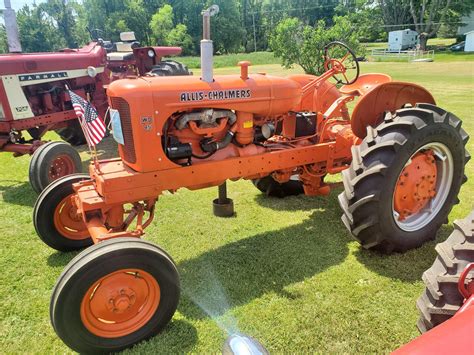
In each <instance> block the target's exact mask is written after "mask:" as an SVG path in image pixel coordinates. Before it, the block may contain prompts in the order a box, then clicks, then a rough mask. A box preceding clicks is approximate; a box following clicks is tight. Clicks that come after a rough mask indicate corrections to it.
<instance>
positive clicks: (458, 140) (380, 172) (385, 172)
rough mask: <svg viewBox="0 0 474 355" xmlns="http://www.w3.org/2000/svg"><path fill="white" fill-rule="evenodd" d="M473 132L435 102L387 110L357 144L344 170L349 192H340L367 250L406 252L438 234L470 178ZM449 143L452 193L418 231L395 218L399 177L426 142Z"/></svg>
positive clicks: (346, 219) (344, 217) (351, 224)
mask: <svg viewBox="0 0 474 355" xmlns="http://www.w3.org/2000/svg"><path fill="white" fill-rule="evenodd" d="M468 139H469V136H468V135H467V133H466V132H465V131H464V130H463V129H461V121H460V120H459V119H458V118H457V117H456V116H455V115H453V114H452V113H449V112H446V111H444V110H442V109H440V108H439V107H437V106H434V105H430V104H418V105H416V107H413V108H406V109H401V110H398V111H396V112H395V113H394V114H391V113H387V114H386V115H385V119H384V122H382V123H381V124H380V125H378V126H377V127H376V128H372V127H370V126H369V127H367V136H366V137H365V138H364V140H363V141H362V143H361V144H360V145H359V146H354V147H353V148H352V163H351V166H350V167H349V169H347V170H345V171H343V174H342V176H343V183H344V189H345V191H344V192H343V193H341V194H340V195H339V204H340V206H341V208H342V210H343V212H344V213H343V215H342V221H343V222H344V225H345V226H346V227H347V229H348V230H349V231H350V232H351V234H352V235H353V236H354V237H355V238H356V239H357V240H358V241H359V242H360V243H361V245H362V246H363V247H364V248H366V249H371V250H377V251H379V252H382V253H387V254H388V253H391V252H404V251H407V250H409V249H413V248H416V247H419V246H421V245H422V244H423V243H424V242H426V241H427V240H430V239H434V238H435V237H436V233H437V231H438V229H439V228H440V227H441V225H442V224H444V223H447V222H448V214H449V212H450V211H451V208H452V206H453V205H454V204H457V203H458V202H459V200H458V198H457V195H458V193H459V189H460V187H461V185H462V184H463V183H464V182H465V181H466V180H467V178H466V176H465V175H464V166H465V164H466V163H467V162H468V160H469V159H470V156H469V154H468V153H467V151H466V150H465V145H466V142H467V141H468ZM431 142H440V143H442V144H444V145H445V146H446V147H447V148H448V149H449V150H450V152H451V154H452V156H453V165H454V166H453V179H452V183H451V187H450V189H449V193H448V195H447V198H446V199H445V201H444V203H443V206H442V207H441V208H440V210H439V212H438V213H437V214H436V215H435V216H434V217H433V219H432V221H431V222H430V223H429V224H427V225H426V226H423V227H420V228H419V229H418V230H413V231H409V232H408V231H404V230H402V229H401V228H400V227H399V226H398V225H397V223H396V222H395V219H394V216H393V208H392V200H393V192H394V189H395V185H396V183H397V180H398V176H399V174H400V172H401V171H402V169H403V168H404V166H405V164H406V162H407V161H408V159H409V158H410V157H411V155H412V154H413V153H415V152H416V151H417V149H419V148H421V147H422V146H424V145H425V144H427V143H431Z"/></svg>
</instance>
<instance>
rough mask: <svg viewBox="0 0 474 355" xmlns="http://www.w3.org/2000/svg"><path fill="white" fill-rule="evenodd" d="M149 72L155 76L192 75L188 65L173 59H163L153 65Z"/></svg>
mask: <svg viewBox="0 0 474 355" xmlns="http://www.w3.org/2000/svg"><path fill="white" fill-rule="evenodd" d="M149 74H151V75H155V76H184V75H192V73H191V72H190V71H189V69H188V67H187V66H186V65H184V64H182V63H179V62H176V61H174V60H164V61H161V62H159V63H158V64H156V65H154V66H153V67H152V69H151V70H150V72H149Z"/></svg>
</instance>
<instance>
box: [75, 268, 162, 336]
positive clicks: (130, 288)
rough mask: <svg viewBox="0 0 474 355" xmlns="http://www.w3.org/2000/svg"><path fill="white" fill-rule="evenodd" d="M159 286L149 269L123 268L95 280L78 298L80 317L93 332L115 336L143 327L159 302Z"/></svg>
mask: <svg viewBox="0 0 474 355" xmlns="http://www.w3.org/2000/svg"><path fill="white" fill-rule="evenodd" d="M160 295H161V294H160V286H159V285H158V282H157V281H156V279H155V278H154V277H153V276H151V275H150V274H149V273H147V272H146V271H143V270H138V269H122V270H118V271H115V272H113V273H110V274H108V275H106V276H104V277H102V278H100V279H99V280H98V281H96V282H94V283H93V284H92V286H91V287H89V289H88V290H87V292H86V293H85V295H84V297H83V299H82V302H81V320H82V323H83V324H84V326H85V327H86V328H87V330H89V331H90V332H91V333H92V334H94V335H97V336H99V337H103V338H117V337H122V336H126V335H128V334H131V333H133V332H135V331H137V330H139V329H140V328H142V327H143V326H144V325H145V324H146V323H147V322H148V321H149V320H150V319H151V317H152V316H153V315H154V314H155V312H156V310H157V309H158V305H159V303H160Z"/></svg>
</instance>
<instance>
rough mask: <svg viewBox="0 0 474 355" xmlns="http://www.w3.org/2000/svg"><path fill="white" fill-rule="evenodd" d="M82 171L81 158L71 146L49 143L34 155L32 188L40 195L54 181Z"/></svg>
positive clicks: (31, 176)
mask: <svg viewBox="0 0 474 355" xmlns="http://www.w3.org/2000/svg"><path fill="white" fill-rule="evenodd" d="M81 171H82V161H81V157H80V156H79V153H78V152H77V151H76V150H75V149H74V148H73V147H71V145H69V144H67V143H65V142H48V143H46V144H43V145H42V146H40V147H39V148H38V149H36V150H35V152H34V153H33V157H32V158H31V161H30V167H29V174H28V175H29V180H30V184H31V187H32V188H33V190H35V192H36V193H40V192H41V191H43V190H44V189H45V188H46V186H48V185H49V184H50V183H52V182H53V181H55V180H57V179H59V178H61V177H63V176H67V175H71V174H76V173H80V172H81Z"/></svg>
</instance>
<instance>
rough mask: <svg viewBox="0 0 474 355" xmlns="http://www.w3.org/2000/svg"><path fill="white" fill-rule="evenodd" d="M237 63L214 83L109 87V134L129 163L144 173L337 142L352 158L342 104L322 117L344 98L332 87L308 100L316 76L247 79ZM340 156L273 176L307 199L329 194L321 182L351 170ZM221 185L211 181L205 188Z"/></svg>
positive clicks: (150, 81) (133, 82) (164, 81)
mask: <svg viewBox="0 0 474 355" xmlns="http://www.w3.org/2000/svg"><path fill="white" fill-rule="evenodd" d="M240 64H241V66H242V69H241V75H240V76H238V75H233V76H229V75H226V76H216V77H215V79H214V81H212V82H210V83H208V82H204V81H202V80H201V79H200V78H198V77H190V76H187V77H173V78H166V77H165V78H163V77H162V78H155V77H150V76H143V77H140V78H136V79H134V78H128V79H124V80H120V81H116V82H113V83H111V84H110V86H109V88H108V91H107V94H108V96H109V98H110V107H111V118H112V131H113V134H114V137H115V139H116V141H117V142H118V143H119V153H120V156H121V158H122V160H123V162H124V164H125V165H126V166H128V167H129V168H131V169H132V170H133V171H134V172H139V173H147V172H152V171H162V170H167V169H174V168H177V167H180V166H181V167H189V166H197V165H200V164H205V163H210V162H216V161H224V160H228V159H232V158H243V157H251V156H252V157H254V156H257V155H262V154H265V153H271V152H281V151H283V150H289V149H295V148H298V147H308V146H311V145H314V144H317V143H325V142H335V141H337V142H338V146H339V147H340V151H339V154H340V153H341V152H342V151H346V150H347V152H349V151H350V146H351V145H352V144H353V143H354V135H353V134H352V130H351V128H350V121H349V120H348V119H347V118H345V114H347V109H346V107H345V105H341V106H336V108H333V109H332V111H331V112H332V113H331V117H324V116H323V114H322V113H324V112H326V111H327V110H330V107H333V106H334V105H332V103H333V102H335V101H336V100H337V99H338V98H339V97H340V93H339V91H338V90H337V89H336V87H335V86H334V85H333V84H330V83H329V82H327V81H324V82H321V83H320V84H319V85H318V87H317V89H313V90H311V91H309V92H308V93H307V94H306V95H305V94H304V88H305V86H306V85H308V83H311V82H312V81H314V80H316V79H317V77H315V76H311V75H297V76H294V77H289V78H280V77H274V76H270V75H265V74H253V75H248V74H247V73H248V71H247V70H248V68H247V66H248V63H240ZM342 155H343V156H344V157H345V158H344V159H340V158H339V159H333V160H331V159H330V160H329V163H327V159H323V161H324V163H322V164H313V166H310V167H304V166H303V165H304V164H301V165H300V166H298V164H294V166H292V167H291V168H280V169H277V170H275V171H274V172H273V173H272V176H273V178H274V179H275V180H276V181H278V182H279V183H284V182H287V181H289V180H290V179H291V178H299V180H300V181H301V182H302V183H303V184H304V185H305V191H306V193H307V194H320V193H325V192H322V191H320V185H321V184H322V179H323V177H324V175H325V174H326V173H328V172H330V173H334V172H337V171H340V169H343V168H345V167H346V166H347V164H348V158H347V157H348V156H349V153H347V154H342ZM293 159H294V158H293ZM242 170H245V171H241V172H240V174H239V175H240V177H243V178H247V179H257V178H261V177H264V176H267V175H268V171H267V169H265V170H264V169H248V170H247V169H242ZM259 170H260V172H259ZM209 174H210V175H211V174H212V169H211V170H210V171H209ZM220 183H222V181H221V180H218V179H216V180H212V179H210V181H209V182H208V183H206V186H212V185H218V184H220ZM202 187H204V186H203V185H201V184H196V186H188V188H190V189H195V188H202ZM327 192H329V190H328V191H327Z"/></svg>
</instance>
